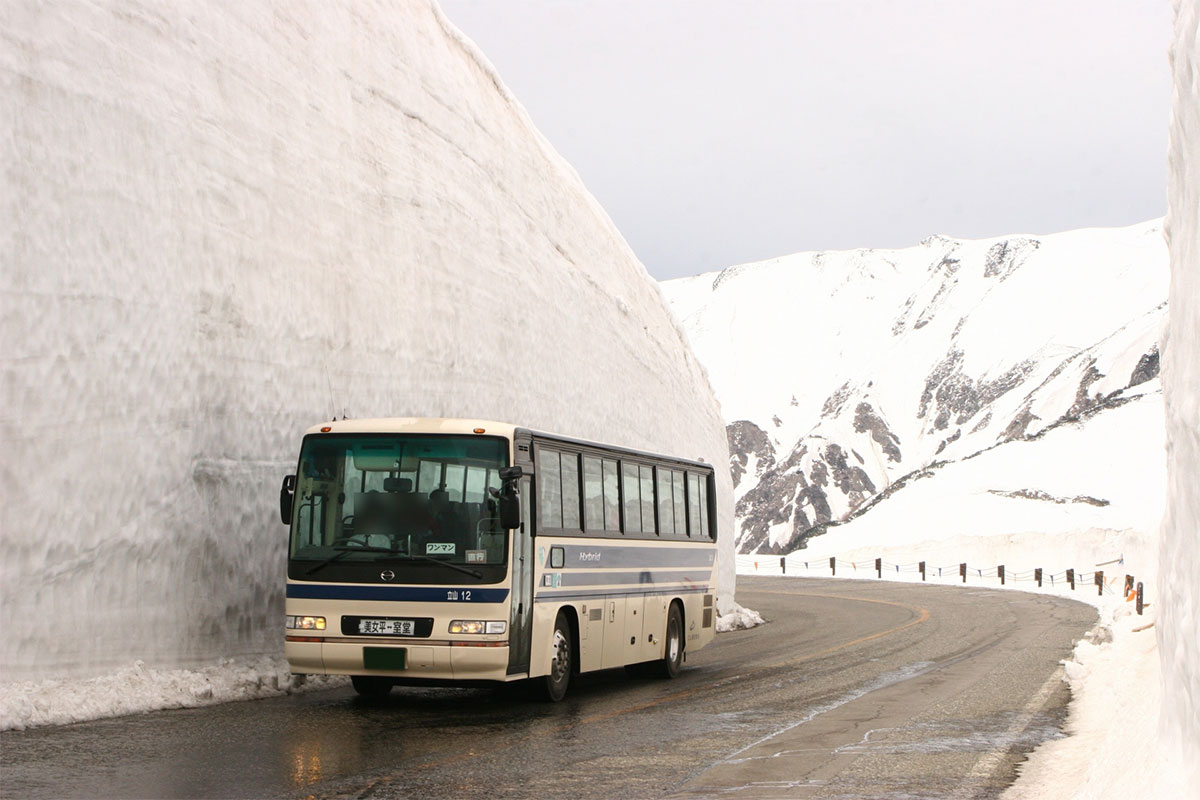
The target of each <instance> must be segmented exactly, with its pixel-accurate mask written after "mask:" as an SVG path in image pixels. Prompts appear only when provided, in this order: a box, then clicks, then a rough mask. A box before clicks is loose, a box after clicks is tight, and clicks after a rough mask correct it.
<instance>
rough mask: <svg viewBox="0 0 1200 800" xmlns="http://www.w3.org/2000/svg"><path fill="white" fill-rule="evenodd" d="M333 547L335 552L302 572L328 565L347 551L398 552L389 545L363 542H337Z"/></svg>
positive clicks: (307, 573) (314, 570) (310, 572)
mask: <svg viewBox="0 0 1200 800" xmlns="http://www.w3.org/2000/svg"><path fill="white" fill-rule="evenodd" d="M333 549H334V550H336V551H337V552H336V553H334V554H333V555H331V556H330V557H329V558H327V559H325V560H324V561H322V562H321V563H320V564H317V565H315V566H312V567H309V569H308V571H307V572H305V573H304V574H305V575H306V576H308V575H312V574H313V573H314V572H316V571H317V570H319V569H321V568H323V567H327V566H329V565H330V564H332V563H333V562H335V561H337V560H338V559H339V558H342V557H343V556H345V555H346V554H347V553H398V552H400V551H399V550H392V549H391V548H390V547H371V546H370V545H365V544H364V545H357V544H356V545H345V544H339V545H334V546H333Z"/></svg>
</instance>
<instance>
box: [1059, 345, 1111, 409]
mask: <svg viewBox="0 0 1200 800" xmlns="http://www.w3.org/2000/svg"><path fill="white" fill-rule="evenodd" d="M1103 377H1104V373H1103V372H1101V371H1100V370H1098V369H1096V359H1094V358H1093V359H1092V360H1091V361H1090V362H1089V363H1088V367H1087V369H1086V370H1085V371H1084V373H1083V377H1082V378H1080V379H1079V388H1078V389H1076V390H1075V402H1074V403H1073V404H1072V405H1071V407H1070V408H1069V409H1068V410H1067V413H1066V414H1065V415H1064V416H1067V417H1078V416H1080V415H1081V414H1083V412H1085V411H1087V410H1089V409H1091V408H1094V407H1095V406H1096V405H1098V404H1099V403H1100V402H1102V401H1103V400H1104V395H1099V394H1098V395H1096V396H1094V397H1093V396H1092V395H1090V394H1088V387H1089V386H1091V385H1092V384H1093V383H1095V382H1096V381H1098V380H1100V379H1101V378H1103Z"/></svg>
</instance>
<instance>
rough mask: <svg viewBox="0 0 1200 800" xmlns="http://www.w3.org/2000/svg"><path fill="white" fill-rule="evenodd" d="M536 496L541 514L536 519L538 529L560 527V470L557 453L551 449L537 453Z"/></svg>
mask: <svg viewBox="0 0 1200 800" xmlns="http://www.w3.org/2000/svg"><path fill="white" fill-rule="evenodd" d="M538 461H539V464H538V471H537V474H538V497H540V498H541V500H540V502H539V504H538V505H539V506H540V507H541V512H542V513H541V515H540V517H541V518H540V519H539V520H538V529H539V530H548V529H551V528H561V527H562V526H563V514H562V471H561V460H560V458H559V455H558V453H556V452H554V451H553V450H542V451H541V452H539V453H538Z"/></svg>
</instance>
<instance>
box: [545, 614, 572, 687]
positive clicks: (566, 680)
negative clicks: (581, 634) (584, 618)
mask: <svg viewBox="0 0 1200 800" xmlns="http://www.w3.org/2000/svg"><path fill="white" fill-rule="evenodd" d="M573 651H574V647H573V646H572V644H571V622H570V620H568V619H567V615H566V614H565V613H563V612H562V611H559V612H558V617H557V618H555V620H554V636H553V637H552V638H551V640H550V672H549V674H548V675H546V677H545V683H544V684H543V686H542V690H543V691H544V692H545V694H546V699H547V700H549V701H550V702H552V703H557V702H558V701H559V700H562V699H563V698H564V697H566V695H567V686H569V685H570V683H571V669H572V668H573V662H574V660H575V653H574V652H573Z"/></svg>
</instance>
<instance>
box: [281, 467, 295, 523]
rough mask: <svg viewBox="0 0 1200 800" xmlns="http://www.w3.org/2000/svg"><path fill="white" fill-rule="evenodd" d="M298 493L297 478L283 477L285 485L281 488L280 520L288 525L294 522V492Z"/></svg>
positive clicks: (292, 476) (293, 476)
mask: <svg viewBox="0 0 1200 800" xmlns="http://www.w3.org/2000/svg"><path fill="white" fill-rule="evenodd" d="M294 491H296V476H295V475H285V476H283V485H282V486H280V487H279V519H280V520H282V521H283V524H284V525H287V524H288V523H289V522H291V521H292V492H294Z"/></svg>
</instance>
